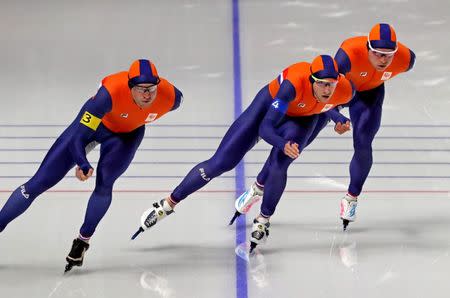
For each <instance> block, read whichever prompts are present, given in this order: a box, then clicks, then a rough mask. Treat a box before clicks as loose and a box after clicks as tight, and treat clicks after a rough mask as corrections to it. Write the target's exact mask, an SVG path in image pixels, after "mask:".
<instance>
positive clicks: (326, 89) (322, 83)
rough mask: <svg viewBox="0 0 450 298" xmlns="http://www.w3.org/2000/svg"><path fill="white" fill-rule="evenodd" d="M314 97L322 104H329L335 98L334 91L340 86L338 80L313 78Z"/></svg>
mask: <svg viewBox="0 0 450 298" xmlns="http://www.w3.org/2000/svg"><path fill="white" fill-rule="evenodd" d="M312 78H313V80H314V83H313V91H314V97H315V98H316V99H317V100H318V101H320V102H324V103H325V102H328V101H329V100H330V98H331V96H333V93H334V90H335V89H336V86H337V84H338V80H334V79H318V78H316V77H314V76H312Z"/></svg>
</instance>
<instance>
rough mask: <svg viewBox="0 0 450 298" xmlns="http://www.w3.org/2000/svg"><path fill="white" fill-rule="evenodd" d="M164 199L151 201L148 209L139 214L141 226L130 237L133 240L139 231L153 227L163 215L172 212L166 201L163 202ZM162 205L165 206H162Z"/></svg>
mask: <svg viewBox="0 0 450 298" xmlns="http://www.w3.org/2000/svg"><path fill="white" fill-rule="evenodd" d="M165 200H166V199H162V200H161V201H159V203H158V202H155V203H153V207H152V208H150V209H147V210H146V211H145V212H144V213H143V214H142V216H141V226H140V227H139V229H138V230H137V231H136V233H134V235H133V236H132V237H131V240H134V239H135V238H136V237H137V236H138V235H139V234H140V233H142V232H144V231H145V230H147V229H149V228H151V227H153V226H154V225H155V224H156V223H157V222H159V221H161V220H162V219H163V218H164V217H166V216H167V215H170V214H172V213H173V212H174V211H173V209H172V210H170V211H169V210H168V208H170V206H169V207H167V205H168V203H167V202H165ZM164 206H166V207H165V208H164Z"/></svg>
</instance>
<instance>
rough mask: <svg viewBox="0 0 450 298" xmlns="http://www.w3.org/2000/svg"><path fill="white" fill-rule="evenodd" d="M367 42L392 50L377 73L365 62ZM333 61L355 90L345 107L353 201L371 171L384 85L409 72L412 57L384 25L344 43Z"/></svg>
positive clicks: (367, 57)
mask: <svg viewBox="0 0 450 298" xmlns="http://www.w3.org/2000/svg"><path fill="white" fill-rule="evenodd" d="M368 38H370V42H371V46H372V48H382V49H391V50H393V51H395V50H396V52H395V54H394V56H393V59H392V63H391V64H390V65H389V66H388V67H387V68H386V69H385V70H383V71H377V70H376V69H375V67H374V66H373V65H372V64H371V63H370V62H369V51H370V48H369V47H368V46H369V44H368V40H369V39H368ZM335 60H336V62H337V64H338V66H339V72H341V73H342V74H344V75H345V77H346V78H347V79H349V80H350V81H351V82H352V83H353V84H354V85H355V88H356V94H355V97H354V98H353V99H352V101H351V102H350V104H349V111H350V118H351V122H352V128H353V147H354V154H353V157H352V160H351V163H350V185H349V188H348V193H349V194H350V195H352V196H354V197H357V196H358V195H359V194H360V193H361V191H362V188H363V185H364V182H365V181H366V179H367V176H368V175H369V172H370V168H371V167H372V163H373V159H372V141H373V140H374V138H375V135H376V133H377V131H378V129H379V128H380V124H381V114H382V106H383V100H384V83H385V82H386V81H388V80H390V79H392V78H393V77H395V76H396V75H398V74H400V73H403V72H407V71H409V70H410V69H411V68H412V67H413V66H414V62H415V55H414V53H413V52H412V51H411V50H410V49H408V48H407V47H406V46H404V45H403V44H401V43H399V42H397V40H396V36H395V31H394V30H393V28H392V27H391V26H389V25H388V24H377V25H376V26H374V27H373V29H372V30H371V32H370V34H369V37H368V36H359V37H353V38H349V39H347V40H345V41H344V42H343V43H342V45H341V47H340V48H339V50H338V52H337V53H336V56H335Z"/></svg>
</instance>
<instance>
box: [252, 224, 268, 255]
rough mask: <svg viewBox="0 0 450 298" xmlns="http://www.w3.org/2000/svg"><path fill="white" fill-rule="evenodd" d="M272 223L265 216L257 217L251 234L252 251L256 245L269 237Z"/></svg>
mask: <svg viewBox="0 0 450 298" xmlns="http://www.w3.org/2000/svg"><path fill="white" fill-rule="evenodd" d="M269 227H270V223H269V220H268V219H265V218H259V219H258V218H255V219H254V220H253V227H252V234H251V236H250V253H252V252H253V250H254V249H255V247H256V246H257V245H258V244H260V243H262V242H264V241H265V240H266V239H267V237H269Z"/></svg>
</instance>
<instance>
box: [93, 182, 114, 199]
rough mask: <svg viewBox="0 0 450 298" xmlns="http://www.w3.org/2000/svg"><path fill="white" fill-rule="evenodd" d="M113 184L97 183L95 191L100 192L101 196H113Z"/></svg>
mask: <svg viewBox="0 0 450 298" xmlns="http://www.w3.org/2000/svg"><path fill="white" fill-rule="evenodd" d="M112 188H113V187H112V185H108V184H100V183H99V184H97V185H96V186H95V189H94V193H95V194H98V195H99V197H101V198H105V197H111V195H112Z"/></svg>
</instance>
